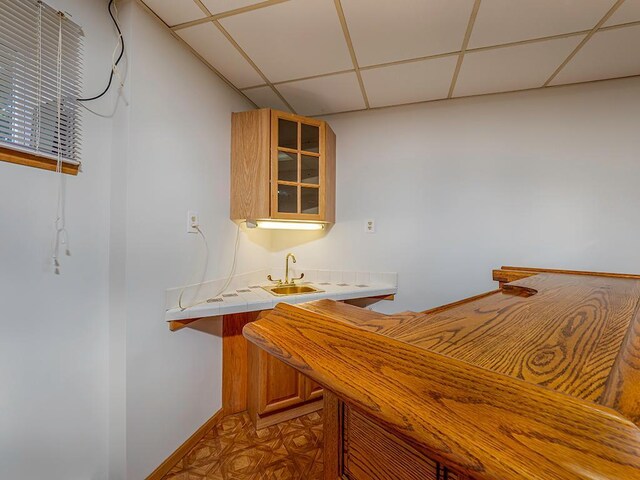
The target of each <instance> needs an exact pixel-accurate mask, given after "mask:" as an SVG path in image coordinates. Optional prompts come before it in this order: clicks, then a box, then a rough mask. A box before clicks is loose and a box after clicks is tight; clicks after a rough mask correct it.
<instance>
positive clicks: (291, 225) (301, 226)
mask: <svg viewBox="0 0 640 480" xmlns="http://www.w3.org/2000/svg"><path fill="white" fill-rule="evenodd" d="M255 223H256V227H258V228H266V229H269V230H323V229H324V223H312V222H269V221H264V220H258V221H256V222H255Z"/></svg>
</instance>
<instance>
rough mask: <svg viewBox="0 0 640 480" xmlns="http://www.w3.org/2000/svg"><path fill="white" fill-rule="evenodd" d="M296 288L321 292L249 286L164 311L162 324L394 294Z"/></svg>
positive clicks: (363, 287) (376, 289) (356, 287)
mask: <svg viewBox="0 0 640 480" xmlns="http://www.w3.org/2000/svg"><path fill="white" fill-rule="evenodd" d="M299 285H311V286H313V287H316V288H318V289H320V290H324V292H315V293H309V294H304V295H287V296H278V297H276V296H274V295H272V294H270V293H268V292H266V291H265V290H263V289H262V288H261V286H260V285H258V284H256V285H249V286H246V287H240V288H237V289H235V290H229V291H227V292H225V293H223V294H222V295H220V296H218V297H216V298H213V299H209V300H207V301H206V302H204V303H201V304H199V305H195V306H193V307H189V308H187V309H185V310H180V309H179V308H171V309H168V310H167V311H166V314H165V320H166V321H167V322H170V321H172V320H187V319H191V318H201V317H215V316H218V315H229V314H232V313H241V312H253V311H257V310H270V309H272V308H273V307H274V306H275V305H276V304H278V303H280V302H286V303H292V304H295V303H304V302H310V301H313V300H320V299H323V298H329V299H331V300H351V299H356V298H367V297H377V296H382V295H395V294H396V293H397V291H398V287H397V285H395V284H394V283H391V282H389V283H386V282H385V283H377V282H376V283H373V282H369V283H366V284H364V283H346V282H344V281H340V282H338V283H333V282H317V283H316V282H301V283H299Z"/></svg>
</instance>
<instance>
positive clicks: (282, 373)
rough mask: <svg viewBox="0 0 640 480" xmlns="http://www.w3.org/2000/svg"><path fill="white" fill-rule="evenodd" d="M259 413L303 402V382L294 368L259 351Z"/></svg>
mask: <svg viewBox="0 0 640 480" xmlns="http://www.w3.org/2000/svg"><path fill="white" fill-rule="evenodd" d="M260 352H261V353H260V357H261V358H260V370H261V375H260V379H259V382H260V389H259V390H260V404H259V408H258V413H259V414H260V415H262V414H265V413H270V412H275V411H276V410H282V409H284V408H290V407H292V406H295V405H298V404H301V403H304V401H305V393H306V392H305V382H304V377H302V376H301V375H300V374H299V373H298V372H297V371H296V370H294V369H293V368H291V367H289V366H288V365H285V364H284V363H282V362H281V361H280V360H277V359H276V358H274V357H272V356H271V355H269V354H268V353H267V352H265V351H264V350H261V351H260Z"/></svg>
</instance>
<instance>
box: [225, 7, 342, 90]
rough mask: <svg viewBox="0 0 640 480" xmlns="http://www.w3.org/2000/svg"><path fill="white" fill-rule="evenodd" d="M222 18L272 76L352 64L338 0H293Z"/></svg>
mask: <svg viewBox="0 0 640 480" xmlns="http://www.w3.org/2000/svg"><path fill="white" fill-rule="evenodd" d="M220 23H221V24H222V25H223V26H224V27H225V28H226V29H227V31H228V32H229V33H230V34H231V36H232V37H233V38H234V39H235V40H236V42H238V44H239V45H240V46H241V47H242V49H243V50H244V51H245V52H246V53H247V54H248V55H249V57H250V58H251V59H252V60H253V61H254V62H255V63H256V65H257V66H258V68H260V70H262V72H263V73H264V74H265V75H266V76H267V78H268V79H269V80H270V81H272V82H279V81H285V80H293V79H296V78H302V77H309V76H313V75H320V74H324V73H331V72H336V71H339V70H346V69H349V68H352V67H353V64H352V63H351V57H350V55H349V50H348V48H347V44H346V42H345V39H344V35H343V33H342V27H341V26H340V20H339V18H338V13H337V11H336V8H335V4H334V2H333V0H290V1H288V2H284V3H280V4H277V5H273V6H270V7H267V8H261V9H259V10H253V11H250V12H247V13H243V14H240V15H234V16H232V17H227V18H223V19H221V20H220Z"/></svg>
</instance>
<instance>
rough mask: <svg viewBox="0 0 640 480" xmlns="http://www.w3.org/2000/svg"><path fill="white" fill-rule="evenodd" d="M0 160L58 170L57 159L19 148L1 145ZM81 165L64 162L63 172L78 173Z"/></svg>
mask: <svg viewBox="0 0 640 480" xmlns="http://www.w3.org/2000/svg"><path fill="white" fill-rule="evenodd" d="M0 161H2V162H9V163H15V164H17V165H24V166H27V167H33V168H41V169H43V170H51V171H54V172H55V171H56V164H57V162H56V161H55V160H52V159H50V158H45V157H39V156H37V155H33V154H31V153H25V152H20V151H18V150H12V149H10V148H5V147H0ZM79 168H80V166H79V165H73V164H70V163H63V164H62V173H66V174H67V175H78V170H79Z"/></svg>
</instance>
